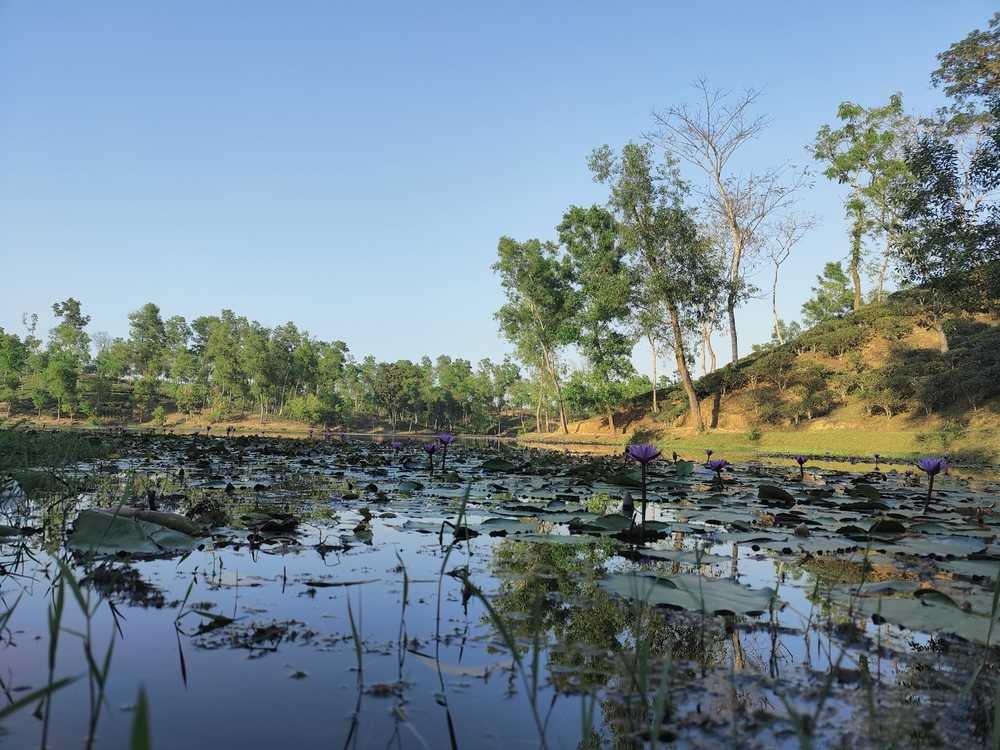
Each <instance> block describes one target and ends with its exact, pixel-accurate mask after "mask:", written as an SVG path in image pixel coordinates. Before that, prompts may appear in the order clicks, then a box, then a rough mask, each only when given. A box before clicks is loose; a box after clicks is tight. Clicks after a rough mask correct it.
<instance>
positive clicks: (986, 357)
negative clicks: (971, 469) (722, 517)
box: [536, 295, 1000, 463]
mask: <svg viewBox="0 0 1000 750" xmlns="http://www.w3.org/2000/svg"><path fill="white" fill-rule="evenodd" d="M944 329H945V332H946V334H947V343H948V350H947V351H942V349H941V337H940V335H939V334H938V332H936V331H935V330H933V329H932V328H931V327H930V326H929V325H928V324H927V322H926V320H925V319H924V318H923V317H922V315H921V314H920V311H919V309H916V308H915V306H914V305H913V303H912V302H911V301H910V300H908V299H907V297H906V296H905V295H894V296H893V297H892V298H890V299H889V300H887V301H886V302H885V303H884V304H882V305H880V306H876V305H869V306H868V307H866V308H864V309H863V310H861V311H859V312H857V313H852V314H850V315H848V316H845V317H844V318H841V319H837V320H832V321H829V322H827V323H824V324H821V325H819V326H816V327H814V328H812V329H810V330H809V331H807V332H806V333H804V334H802V335H801V336H800V337H799V338H797V339H795V340H794V341H790V342H788V343H786V344H784V345H783V346H778V347H774V348H770V349H766V350H763V351H759V352H756V353H754V354H752V355H750V356H748V357H745V358H744V359H741V360H740V361H739V362H738V363H736V364H735V365H727V366H726V367H724V368H722V369H720V370H717V371H716V372H714V373H711V374H708V375H705V376H703V377H702V378H701V379H700V380H698V382H697V383H696V389H697V391H698V395H699V398H700V400H701V406H702V412H703V415H704V417H705V421H706V423H707V424H709V425H711V427H710V429H709V431H708V432H706V433H703V434H700V435H699V434H697V433H695V432H694V431H693V430H692V429H690V428H689V427H688V426H687V414H688V406H687V401H686V399H685V398H684V394H683V392H682V391H681V390H680V388H678V387H674V388H668V389H662V390H660V391H659V392H658V400H659V401H660V410H659V412H658V413H653V412H652V409H651V406H652V394H651V393H649V394H646V395H643V396H640V397H638V398H636V399H634V400H633V401H632V402H631V403H629V404H627V405H626V406H625V407H624V408H623V409H622V410H621V413H620V414H619V415H617V416H616V422H617V423H618V424H619V425H624V429H623V430H622V431H620V432H615V433H613V432H612V431H611V430H610V429H609V427H608V424H607V420H606V419H605V418H591V419H586V420H582V421H578V422H574V423H573V424H572V425H571V426H570V434H569V435H563V434H555V433H553V434H548V435H544V436H542V435H539V436H536V439H542V440H544V441H546V442H566V441H574V442H575V441H583V442H595V443H606V444H609V445H618V444H623V443H625V442H629V441H633V440H652V441H655V442H657V443H658V444H660V445H661V446H662V447H663V448H665V449H667V450H668V451H673V450H677V452H678V453H681V454H685V453H688V454H690V453H692V452H694V451H701V450H704V449H708V448H711V449H713V450H716V451H727V452H728V453H730V454H733V453H742V452H746V453H750V452H774V453H805V454H810V455H826V454H830V455H835V456H856V457H861V456H870V455H872V454H874V453H878V454H881V455H883V456H896V457H912V456H915V455H919V454H927V453H943V454H948V455H951V456H953V457H955V458H957V459H959V460H966V461H970V462H976V463H982V462H985V463H992V462H996V461H998V460H1000V320H998V319H996V318H994V317H991V316H986V315H968V316H965V317H955V318H953V319H951V320H950V321H948V322H947V323H946V324H945V326H944Z"/></svg>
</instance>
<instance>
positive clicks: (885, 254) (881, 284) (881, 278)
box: [875, 238, 891, 305]
mask: <svg viewBox="0 0 1000 750" xmlns="http://www.w3.org/2000/svg"><path fill="white" fill-rule="evenodd" d="M890 247H891V245H890V243H889V239H888V238H886V240H885V250H883V251H882V268H880V269H879V272H878V287H877V289H876V291H875V302H876V303H878V304H880V305H881V304H882V292H883V290H884V289H885V277H886V274H887V273H888V271H889V249H890Z"/></svg>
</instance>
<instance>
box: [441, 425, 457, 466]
mask: <svg viewBox="0 0 1000 750" xmlns="http://www.w3.org/2000/svg"><path fill="white" fill-rule="evenodd" d="M438 442H439V443H441V471H444V462H445V459H447V458H448V446H449V445H451V444H452V443H453V442H455V436H454V435H452V434H451V433H450V432H442V433H441V434H440V435H438Z"/></svg>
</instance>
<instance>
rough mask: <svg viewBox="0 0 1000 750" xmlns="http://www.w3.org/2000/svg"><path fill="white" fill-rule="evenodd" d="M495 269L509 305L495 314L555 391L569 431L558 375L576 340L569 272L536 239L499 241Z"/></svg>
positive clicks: (547, 244)
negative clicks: (564, 351)
mask: <svg viewBox="0 0 1000 750" xmlns="http://www.w3.org/2000/svg"><path fill="white" fill-rule="evenodd" d="M497 256H498V260H497V262H496V263H494V264H493V270H494V272H496V273H499V274H500V283H501V286H502V287H503V289H504V294H505V295H506V297H507V302H506V303H505V304H504V305H503V307H501V308H500V310H498V311H497V313H496V319H497V321H498V322H499V324H500V330H501V332H502V333H503V335H504V336H505V337H506V338H507V340H508V341H510V342H511V343H512V344H513V345H514V346H515V348H516V349H517V355H518V357H519V358H520V359H521V361H522V362H524V364H525V365H527V366H529V367H531V366H537V367H539V368H540V369H541V371H542V372H543V373H544V374H545V377H546V378H548V380H549V382H550V383H551V385H552V388H553V390H554V391H555V395H556V401H557V404H558V408H559V419H560V421H561V423H562V429H563V432H564V433H569V424H568V423H567V421H566V408H565V404H564V403H563V398H562V388H561V384H560V377H559V368H560V362H559V354H560V351H561V350H562V349H563V347H565V346H567V345H568V344H570V343H571V342H573V341H574V340H575V339H576V330H575V322H576V313H577V310H576V304H577V295H576V294H575V292H574V290H573V288H572V284H571V279H572V275H571V271H570V268H569V267H568V265H567V264H566V263H563V262H562V261H560V260H559V258H558V252H557V248H556V246H555V245H553V244H552V243H550V242H541V241H540V240H536V239H532V240H528V241H526V242H517V241H516V240H513V239H511V238H510V237H501V238H500V242H499V244H498V245H497Z"/></svg>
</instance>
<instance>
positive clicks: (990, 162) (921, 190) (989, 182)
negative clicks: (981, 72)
mask: <svg viewBox="0 0 1000 750" xmlns="http://www.w3.org/2000/svg"><path fill="white" fill-rule="evenodd" d="M958 151H959V146H958V145H957V144H956V142H955V140H954V139H952V138H950V137H949V134H948V131H947V130H946V129H945V128H931V129H929V130H928V131H926V132H924V133H923V134H922V135H921V136H920V138H919V139H918V140H917V142H916V143H915V144H914V145H913V146H912V147H911V148H910V149H909V150H908V151H907V162H908V165H909V168H910V170H911V171H912V172H913V174H914V175H915V179H914V182H913V184H912V185H911V186H910V187H909V188H908V189H906V190H905V191H902V192H901V193H900V194H899V196H898V199H899V201H900V204H901V206H902V227H903V229H902V242H901V244H902V246H903V262H902V266H903V268H902V271H903V275H904V277H905V278H906V280H907V281H908V282H909V283H911V284H914V285H916V286H917V288H916V289H914V290H913V291H912V292H911V294H910V297H911V298H912V299H914V300H915V301H917V302H918V303H919V304H921V305H922V306H923V307H924V309H925V312H926V315H927V318H928V320H929V322H930V324H931V325H932V327H933V328H934V329H935V330H936V331H937V332H938V334H939V337H940V349H941V351H942V353H943V352H947V351H948V348H949V344H948V337H947V334H946V332H945V328H944V319H945V317H946V316H947V315H948V314H950V313H952V314H953V313H956V312H957V313H961V312H965V311H977V310H989V311H995V310H996V307H997V300H998V299H1000V201H998V194H997V188H998V186H1000V95H998V97H997V98H996V99H994V102H993V109H992V117H991V118H990V121H989V124H988V125H987V126H986V127H985V129H984V137H983V138H981V139H980V140H979V143H978V145H977V146H976V148H975V149H974V150H973V152H972V154H971V156H970V158H969V160H968V161H963V160H962V159H960V158H959V153H958Z"/></svg>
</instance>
